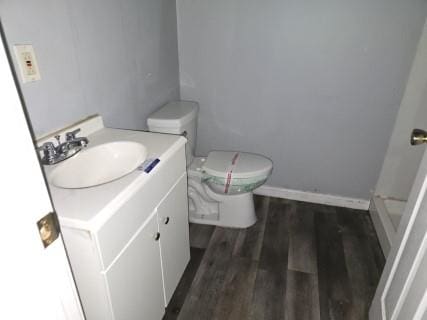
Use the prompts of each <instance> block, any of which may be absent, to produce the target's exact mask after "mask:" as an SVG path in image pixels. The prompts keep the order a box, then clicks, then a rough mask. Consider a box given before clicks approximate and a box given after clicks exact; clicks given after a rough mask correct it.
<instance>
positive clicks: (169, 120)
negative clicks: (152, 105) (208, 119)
mask: <svg viewBox="0 0 427 320" xmlns="http://www.w3.org/2000/svg"><path fill="white" fill-rule="evenodd" d="M198 112H199V104H198V103H197V102H194V101H171V102H168V103H167V104H165V105H164V106H163V107H161V108H160V109H158V110H157V111H155V112H154V113H152V114H151V115H150V116H149V117H148V119H147V126H148V130H150V131H152V132H160V133H172V134H182V135H184V136H186V137H187V140H188V142H187V146H186V150H185V151H186V156H187V165H189V164H190V163H191V161H192V160H193V156H194V150H195V147H196V134H197V115H198Z"/></svg>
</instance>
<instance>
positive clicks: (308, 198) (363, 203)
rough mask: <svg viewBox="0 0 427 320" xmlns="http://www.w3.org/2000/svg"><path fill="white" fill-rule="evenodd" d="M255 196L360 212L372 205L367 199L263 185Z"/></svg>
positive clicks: (256, 190) (256, 191)
mask: <svg viewBox="0 0 427 320" xmlns="http://www.w3.org/2000/svg"><path fill="white" fill-rule="evenodd" d="M254 194H258V195H261V196H269V197H275V198H283V199H289V200H296V201H305V202H312V203H319V204H326V205H330V206H336V207H344V208H351V209H359V210H368V209H369V203H370V201H369V200H365V199H357V198H349V197H342V196H334V195H330V194H322V193H315V192H309V191H300V190H292V189H285V188H279V187H272V186H266V185H263V186H261V187H259V188H258V189H255V190H254Z"/></svg>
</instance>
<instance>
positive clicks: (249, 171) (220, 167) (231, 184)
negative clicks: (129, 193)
mask: <svg viewBox="0 0 427 320" xmlns="http://www.w3.org/2000/svg"><path fill="white" fill-rule="evenodd" d="M198 108H199V107H198V104H197V103H196V102H192V101H174V102H170V103H168V104H166V105H165V106H163V107H162V108H160V109H159V110H158V111H156V112H154V113H153V114H152V115H151V116H150V117H149V118H148V120H147V124H148V128H149V130H150V131H153V132H162V133H174V134H184V135H185V136H186V137H187V139H188V142H187V146H186V155H187V173H188V201H189V221H190V222H193V223H200V224H210V225H218V226H224V227H235V228H247V227H249V226H251V225H253V224H254V223H255V222H256V220H257V218H256V214H255V208H254V203H253V194H252V191H253V190H254V189H255V188H257V187H259V186H261V185H262V184H264V182H265V181H266V180H267V179H268V177H269V176H270V175H271V171H272V169H273V163H272V161H271V160H270V159H268V158H266V157H264V156H262V155H258V154H253V153H247V152H239V151H217V150H215V151H211V152H209V153H208V155H207V156H206V157H194V146H195V138H196V120H197V113H198Z"/></svg>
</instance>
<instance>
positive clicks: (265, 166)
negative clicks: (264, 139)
mask: <svg viewBox="0 0 427 320" xmlns="http://www.w3.org/2000/svg"><path fill="white" fill-rule="evenodd" d="M272 169H273V162H272V161H271V160H270V159H268V158H267V157H264V156H262V155H259V154H255V153H247V152H238V151H211V152H209V154H208V156H207V160H206V162H205V163H204V164H203V166H202V170H203V171H204V172H205V173H207V174H208V175H211V176H215V177H221V178H227V177H228V174H229V173H230V174H231V177H232V178H233V179H246V178H255V177H268V176H269V175H270V173H271V171H272Z"/></svg>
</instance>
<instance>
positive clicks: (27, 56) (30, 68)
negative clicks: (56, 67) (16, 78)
mask: <svg viewBox="0 0 427 320" xmlns="http://www.w3.org/2000/svg"><path fill="white" fill-rule="evenodd" d="M13 49H14V51H15V57H16V61H17V63H18V66H19V71H20V74H21V80H22V83H27V82H33V81H38V80H40V79H41V77H40V70H39V67H38V63H37V59H36V54H35V52H34V48H33V46H32V45H30V44H20V45H14V46H13Z"/></svg>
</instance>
